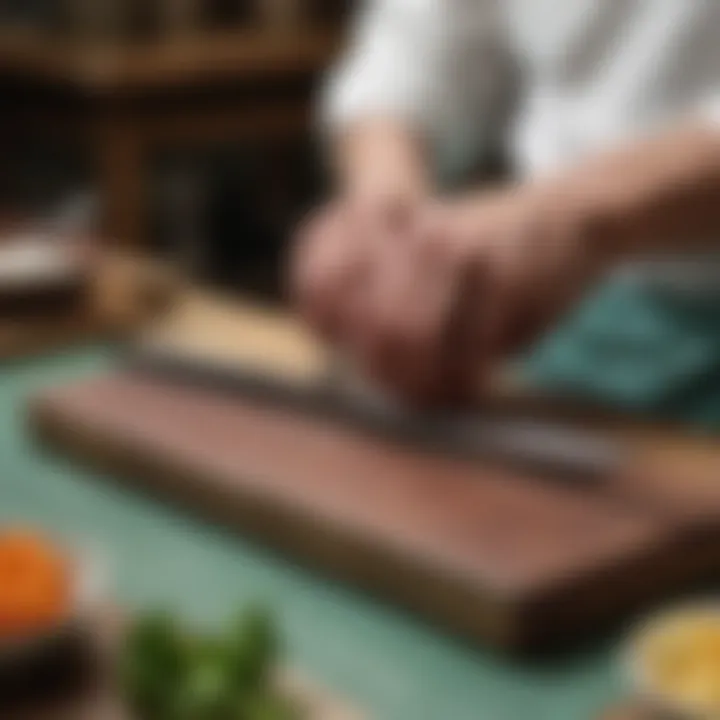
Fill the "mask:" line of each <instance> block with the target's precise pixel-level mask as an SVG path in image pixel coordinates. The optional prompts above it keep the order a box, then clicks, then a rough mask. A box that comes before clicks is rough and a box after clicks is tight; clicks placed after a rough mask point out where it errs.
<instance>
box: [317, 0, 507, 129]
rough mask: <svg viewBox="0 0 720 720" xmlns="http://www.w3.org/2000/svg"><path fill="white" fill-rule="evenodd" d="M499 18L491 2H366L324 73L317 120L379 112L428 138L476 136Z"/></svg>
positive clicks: (493, 73)
mask: <svg viewBox="0 0 720 720" xmlns="http://www.w3.org/2000/svg"><path fill="white" fill-rule="evenodd" d="M498 15H499V13H498V8H497V6H496V0H371V1H370V2H369V4H368V5H366V7H365V9H364V11H363V12H362V13H361V14H360V16H359V17H358V18H357V21H356V24H355V25H354V28H353V32H352V34H351V39H350V44H349V47H348V49H347V51H346V53H345V55H344V57H343V58H342V59H341V60H340V62H339V63H338V64H337V66H336V67H335V68H334V69H333V71H332V72H331V75H330V77H329V80H328V83H327V86H326V89H325V96H324V100H323V105H322V115H323V117H322V120H323V124H324V125H325V127H326V128H329V129H330V130H337V129H341V128H342V127H344V126H346V125H347V124H348V123H351V122H354V121H356V120H358V119H362V118H364V117H368V116H383V117H393V118H399V119H402V120H405V121H407V122H408V123H410V124H411V125H413V126H415V128H416V129H417V130H419V131H420V132H422V133H424V134H426V135H427V136H428V139H430V140H433V141H434V140H442V136H443V135H447V134H457V133H458V132H462V128H464V127H465V126H467V127H468V128H470V127H472V128H473V131H474V132H475V133H477V134H478V135H480V134H482V132H483V125H484V124H485V123H486V118H485V117H483V116H484V115H487V113H488V110H489V109H490V108H489V107H488V106H489V105H490V104H492V102H493V101H494V93H495V91H496V86H497V84H498V80H499V77H500V75H502V73H501V72H500V68H501V66H502V62H503V60H502V47H503V45H504V43H503V34H502V32H501V29H500V22H499V19H498Z"/></svg>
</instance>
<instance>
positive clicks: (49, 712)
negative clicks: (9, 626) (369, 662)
mask: <svg viewBox="0 0 720 720" xmlns="http://www.w3.org/2000/svg"><path fill="white" fill-rule="evenodd" d="M120 629H121V621H120V619H119V615H118V613H117V612H116V611H110V610H107V609H104V610H103V611H101V612H99V613H98V615H97V617H96V618H95V620H94V621H93V625H92V627H91V632H90V634H89V636H88V643H87V650H86V654H87V656H88V662H87V667H86V668H85V671H84V674H83V675H82V676H79V677H78V682H73V687H74V688H75V689H70V691H69V692H65V693H64V694H62V695H59V696H57V695H56V696H54V698H53V699H52V700H48V701H45V702H43V701H38V702H35V701H32V702H29V703H23V704H22V705H21V706H16V707H14V708H5V707H0V713H1V715H0V716H1V717H2V718H3V720H133V718H132V715H131V714H130V713H129V712H128V711H127V710H126V708H124V706H123V703H122V701H121V698H120V695H119V692H118V688H117V685H116V683H115V682H114V679H113V675H114V673H113V670H112V667H113V658H114V656H115V653H116V651H117V646H118V638H119V636H120ZM278 684H279V685H280V687H282V688H283V689H284V691H286V692H287V693H288V694H289V695H291V696H292V697H296V698H298V700H299V701H300V702H301V703H302V704H303V706H304V707H306V708H308V716H307V717H308V720H363V717H364V716H363V715H362V714H361V713H360V712H359V711H357V710H356V709H355V708H352V707H351V706H350V705H349V704H347V703H345V702H344V701H342V700H340V699H339V698H337V697H335V696H333V695H332V694H331V693H329V692H327V691H326V690H325V689H324V688H322V687H320V686H318V685H316V684H314V683H312V682H310V681H308V680H307V679H306V678H305V677H301V676H300V675H298V674H297V673H295V672H287V671H283V672H282V673H281V674H280V676H279V678H278Z"/></svg>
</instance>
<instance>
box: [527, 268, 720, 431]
mask: <svg viewBox="0 0 720 720" xmlns="http://www.w3.org/2000/svg"><path fill="white" fill-rule="evenodd" d="M525 368H526V371H527V374H528V376H529V377H530V379H531V380H532V381H533V382H534V383H535V384H537V385H540V386H541V387H543V388H547V389H550V390H552V391H554V392H556V393H560V394H567V395H572V396H573V397H580V398H585V399H589V400H592V401H594V402H596V403H600V404H603V405H607V406H612V407H616V408H620V409H622V410H625V411H633V412H638V413H643V414H652V415H659V416H664V417H667V418H673V419H677V420H681V421H685V422H689V423H691V424H695V425H697V426H699V427H703V428H707V429H720V295H718V296H716V297H714V298H713V297H708V296H706V297H701V296H695V297H691V296H689V295H684V296H683V295H680V294H679V293H677V292H675V293H672V292H670V291H667V290H665V291H663V290H661V289H659V288H658V287H653V286H652V285H650V284H649V283H648V282H646V281H643V279H642V278H641V277H639V276H637V275H631V274H630V273H628V274H625V275H622V276H618V277H617V278H615V279H613V280H612V281H609V282H608V283H607V284H605V285H604V286H602V287H601V288H600V289H599V290H598V291H597V292H596V293H594V294H593V295H591V296H590V297H589V298H588V299H587V300H586V301H585V302H583V303H582V304H581V305H580V307H579V308H578V309H577V310H576V311H575V312H574V313H573V314H572V315H571V316H570V317H568V318H567V319H566V320H565V321H564V322H562V323H561V324H560V326H559V327H558V328H557V330H556V331H554V332H553V333H552V334H551V335H549V336H548V337H547V338H546V339H545V340H543V341H542V342H541V343H540V345H539V346H538V347H537V348H535V350H534V351H533V352H532V353H531V355H530V356H529V358H528V360H527V363H526V365H525Z"/></svg>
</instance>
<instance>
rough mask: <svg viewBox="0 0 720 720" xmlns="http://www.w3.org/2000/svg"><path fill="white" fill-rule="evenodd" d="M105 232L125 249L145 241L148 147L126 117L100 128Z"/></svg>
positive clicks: (109, 121)
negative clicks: (146, 147) (146, 153)
mask: <svg viewBox="0 0 720 720" xmlns="http://www.w3.org/2000/svg"><path fill="white" fill-rule="evenodd" d="M96 152H97V158H98V171H99V187H100V203H101V213H102V232H103V234H104V235H105V236H107V237H108V238H110V239H111V240H113V241H115V242H117V243H119V244H122V245H123V246H131V247H138V246H140V245H142V243H143V241H144V240H145V239H146V224H145V219H146V197H145V177H146V176H145V172H146V168H145V162H146V157H145V144H144V142H143V138H142V135H141V133H140V132H139V130H138V129H137V127H136V126H134V125H133V123H132V122H130V121H129V120H128V118H127V117H124V118H119V119H118V120H111V119H108V120H106V121H105V122H103V123H102V124H101V126H100V128H99V129H98V132H97V139H96Z"/></svg>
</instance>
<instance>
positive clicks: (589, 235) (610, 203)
mask: <svg viewBox="0 0 720 720" xmlns="http://www.w3.org/2000/svg"><path fill="white" fill-rule="evenodd" d="M535 192H537V194H538V195H539V199H538V203H539V205H540V206H541V207H542V208H543V213H544V214H545V215H546V216H549V220H548V221H549V222H551V223H555V225H556V228H557V231H558V232H561V233H564V234H565V235H567V236H569V237H572V238H573V240H574V242H575V243H577V244H578V245H579V246H580V250H581V251H582V252H583V253H584V254H585V255H586V256H588V257H591V258H593V259H594V261H595V262H596V264H597V265H598V266H600V267H602V268H609V267H611V266H613V265H615V264H617V263H619V262H620V261H622V260H623V259H624V258H625V257H626V256H628V255H630V254H632V252H633V238H634V237H635V236H636V233H635V232H634V231H633V228H632V218H631V214H630V213H629V212H628V209H627V208H626V207H625V206H624V203H623V200H622V197H621V196H620V195H619V194H618V193H617V192H616V190H615V187H613V186H610V185H609V184H607V183H605V182H604V179H603V178H600V177H592V176H590V177H589V178H586V177H582V175H581V174H580V173H578V174H577V175H575V174H571V175H569V176H567V177H564V178H562V179H559V180H555V181H550V182H548V183H546V184H544V185H542V186H540V187H538V188H537V190H536V191H535Z"/></svg>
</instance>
